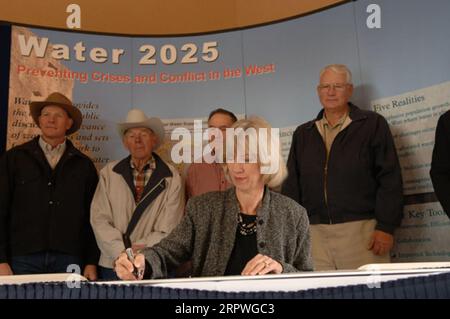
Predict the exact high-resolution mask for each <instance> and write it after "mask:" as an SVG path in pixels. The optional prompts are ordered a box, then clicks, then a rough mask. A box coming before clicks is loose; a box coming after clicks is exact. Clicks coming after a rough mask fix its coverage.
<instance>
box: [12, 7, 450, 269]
mask: <svg viewBox="0 0 450 319" xmlns="http://www.w3.org/2000/svg"><path fill="white" fill-rule="evenodd" d="M370 4H371V3H370V1H357V2H351V3H347V4H345V5H341V6H338V7H334V8H331V9H328V10H325V11H322V12H319V13H315V14H312V15H309V16H305V17H301V18H298V19H293V20H290V21H287V22H282V23H277V24H272V25H268V26H263V27H258V28H252V29H248V30H240V31H232V32H226V33H216V34H208V35H201V36H188V37H167V38H160V37H158V38H152V37H145V38H133V37H120V36H104V35H90V34H82V33H75V32H60V31H50V30H43V29H36V28H23V27H13V29H12V43H11V66H10V92H9V108H8V124H7V141H6V142H7V148H8V149H9V148H11V147H13V146H14V145H18V144H21V143H23V142H25V141H27V140H29V139H30V138H31V137H32V136H34V135H35V134H38V132H39V130H38V129H37V128H36V126H35V124H34V123H33V122H32V121H31V118H30V117H29V111H28V104H29V102H30V101H31V100H38V99H44V98H45V97H46V96H47V95H48V94H50V93H51V92H54V91H59V92H61V93H63V94H65V95H67V96H68V97H69V98H71V99H73V101H74V102H75V103H76V105H77V106H78V107H79V108H80V110H81V111H82V113H83V116H84V122H83V125H82V127H81V129H80V131H79V132H77V133H76V134H75V135H74V136H73V137H72V139H73V141H74V142H75V145H76V146H78V147H79V148H80V149H81V150H82V151H84V152H85V153H86V154H88V155H89V156H90V157H91V158H92V159H93V161H94V162H95V164H96V166H97V167H98V168H99V169H100V168H101V167H103V166H104V165H105V164H106V163H107V162H109V161H111V160H113V159H120V158H122V157H124V156H125V155H126V152H125V150H124V148H123V147H122V144H121V140H120V138H119V136H118V134H117V132H116V126H115V125H116V123H117V122H120V121H123V120H124V119H125V116H126V114H127V112H128V110H129V109H130V108H132V107H138V108H142V109H144V110H145V111H146V113H147V114H148V115H149V116H157V117H160V118H161V119H163V121H164V122H165V124H166V137H167V138H166V142H165V143H164V145H163V146H162V148H161V149H160V150H159V153H160V154H161V155H162V156H163V158H165V159H166V160H168V161H171V158H170V150H171V148H172V146H173V144H174V143H177V142H178V141H176V140H175V141H172V140H170V133H171V131H172V129H173V128H175V127H186V128H188V129H190V130H193V121H194V120H195V119H202V120H205V119H206V117H207V115H208V113H209V112H210V111H211V110H213V109H215V108H218V107H224V108H227V109H229V110H231V111H233V112H235V113H236V114H238V115H239V116H241V117H242V116H244V115H259V116H262V117H264V118H266V119H267V120H268V121H269V122H270V123H271V124H272V125H273V126H274V127H278V128H280V136H281V143H282V147H283V153H284V155H285V156H287V153H288V151H289V147H290V142H291V136H292V133H293V131H294V129H295V128H296V126H297V125H299V124H301V123H303V122H306V121H308V120H310V119H312V118H313V117H315V116H316V114H317V113H318V112H319V111H320V109H321V105H320V103H319V100H318V98H317V94H316V86H317V83H318V77H319V71H320V70H321V68H322V67H323V66H325V65H327V64H331V63H341V64H346V65H347V66H348V67H349V68H350V69H351V70H352V72H353V83H354V85H355V93H354V96H353V98H352V101H353V102H354V103H355V104H357V105H359V106H360V107H362V108H366V109H372V110H375V111H377V112H380V113H381V114H383V115H384V116H385V117H386V118H387V119H388V121H389V123H390V125H391V130H392V133H393V135H394V139H395V142H396V146H397V150H398V153H399V156H400V161H401V165H402V170H403V179H404V187H405V189H404V193H405V195H406V196H407V198H408V199H409V200H408V201H407V203H408V205H406V206H405V216H404V220H403V224H402V226H401V227H400V228H399V229H398V231H397V233H396V246H395V249H394V252H393V257H394V261H426V260H430V261H431V260H450V222H449V221H448V219H447V217H446V216H445V214H444V213H443V211H442V208H441V207H440V205H439V203H437V202H436V201H435V198H434V197H433V196H432V194H431V193H432V192H433V189H432V185H431V182H430V179H429V174H428V172H429V167H430V160H431V151H432V148H433V145H434V129H435V126H436V121H437V118H438V116H439V115H440V114H442V113H443V112H445V111H446V110H448V109H450V93H449V92H450V90H449V89H450V59H449V58H448V57H449V56H450V42H449V41H448V30H450V20H449V19H448V17H447V14H448V12H450V2H449V1H447V0H432V1H427V2H425V1H421V0H395V1H393V0H384V1H383V0H380V1H377V4H378V6H379V9H380V11H379V13H380V15H379V17H380V23H381V24H380V28H373V27H370V24H368V21H369V20H370V19H371V17H370V12H368V6H369V5H370ZM197 142H199V143H201V142H202V141H197ZM178 168H179V170H180V172H183V171H184V169H185V167H184V165H182V164H180V165H178ZM423 194H425V195H426V194H428V195H430V194H431V196H421V195H423ZM424 198H428V199H424ZM429 198H432V199H433V198H434V200H429Z"/></svg>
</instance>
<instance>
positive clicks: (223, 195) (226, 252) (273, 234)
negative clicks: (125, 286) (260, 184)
mask: <svg viewBox="0 0 450 319" xmlns="http://www.w3.org/2000/svg"><path fill="white" fill-rule="evenodd" d="M239 212H240V209H239V204H238V200H237V198H236V192H235V188H234V187H233V188H230V189H228V190H227V191H224V192H211V193H206V194H204V195H201V196H198V197H193V198H192V199H190V200H189V202H188V204H187V209H186V215H185V216H184V218H183V220H182V221H181V223H180V224H179V225H178V226H177V227H176V228H175V229H174V230H173V231H172V233H170V234H169V235H168V236H167V237H166V238H164V239H163V240H161V242H159V243H158V244H156V245H154V246H153V247H149V248H146V249H144V250H143V251H142V253H143V254H144V255H145V258H146V262H147V270H148V271H149V272H148V273H147V275H150V277H151V278H165V277H167V274H168V272H170V271H172V270H174V269H175V268H176V267H177V266H178V265H180V264H181V263H182V262H184V261H188V260H190V259H192V274H193V276H195V277H197V276H202V277H203V276H223V275H224V273H225V270H226V267H227V264H228V260H229V258H230V255H231V252H232V250H233V246H234V242H235V237H236V230H237V226H238V222H237V221H238V214H239ZM256 237H257V245H258V247H257V249H258V252H259V253H261V254H264V255H267V256H270V257H271V258H273V259H275V260H277V261H278V262H279V263H280V264H281V265H282V266H283V272H297V271H308V270H312V269H313V266H312V259H311V244H310V236H309V222H308V216H307V214H306V210H305V209H304V208H303V207H301V206H300V205H299V204H297V202H295V201H294V200H291V199H290V198H288V197H286V196H284V195H281V194H278V193H275V192H272V191H270V190H269V189H268V188H266V190H265V194H264V198H263V200H262V205H261V206H260V208H259V209H258V210H257V232H256Z"/></svg>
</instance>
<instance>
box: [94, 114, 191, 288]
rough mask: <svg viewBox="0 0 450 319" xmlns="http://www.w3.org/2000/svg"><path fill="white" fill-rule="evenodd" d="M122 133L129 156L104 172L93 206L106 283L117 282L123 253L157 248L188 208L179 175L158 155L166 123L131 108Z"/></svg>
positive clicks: (102, 272) (102, 274) (120, 124)
mask: <svg viewBox="0 0 450 319" xmlns="http://www.w3.org/2000/svg"><path fill="white" fill-rule="evenodd" d="M118 131H119V134H120V136H121V137H122V140H123V144H124V146H125V148H126V149H127V150H128V152H129V153H130V155H129V156H128V157H126V158H124V159H122V160H120V161H114V162H111V163H109V164H107V165H106V166H105V167H104V168H103V169H102V170H101V171H100V181H99V184H98V186H97V190H96V192H95V195H94V199H93V201H92V206H91V224H92V227H93V229H94V233H95V237H96V238H97V243H98V245H99V248H100V250H101V256H100V262H99V265H100V275H101V277H102V279H117V277H116V275H115V273H114V272H113V265H114V260H115V259H116V258H117V257H118V256H119V255H120V253H121V252H123V251H124V250H125V249H126V248H130V247H131V248H133V249H134V250H138V249H141V248H144V247H149V246H152V245H154V244H156V243H158V242H159V241H160V240H161V239H162V238H163V237H165V236H167V235H168V234H169V233H170V232H171V231H172V229H173V228H174V227H175V226H176V225H177V224H178V223H179V221H180V220H181V217H182V215H183V209H184V189H183V184H182V181H181V177H180V175H179V174H178V172H177V171H176V170H175V168H174V167H172V166H171V165H169V164H167V163H165V162H164V161H163V160H162V159H161V158H160V157H159V156H158V155H156V154H155V153H154V152H153V151H155V150H156V149H157V148H158V147H159V146H160V145H161V144H162V142H163V141H164V125H163V123H162V122H161V120H160V119H158V118H154V117H153V118H152V117H150V118H149V117H147V116H146V115H145V113H144V112H143V111H142V110H139V109H131V110H130V111H129V112H128V115H127V118H126V121H125V122H122V123H119V124H118Z"/></svg>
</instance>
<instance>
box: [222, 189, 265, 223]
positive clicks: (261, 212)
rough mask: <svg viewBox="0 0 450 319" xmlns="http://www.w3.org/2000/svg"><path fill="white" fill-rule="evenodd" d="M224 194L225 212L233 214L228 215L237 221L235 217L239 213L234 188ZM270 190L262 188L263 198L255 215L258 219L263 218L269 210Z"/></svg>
mask: <svg viewBox="0 0 450 319" xmlns="http://www.w3.org/2000/svg"><path fill="white" fill-rule="evenodd" d="M225 192H226V201H225V210H226V211H230V212H233V214H229V215H232V216H234V217H233V218H234V220H235V221H237V215H238V214H239V213H240V210H241V209H240V207H239V201H238V198H237V196H236V188H235V187H231V188H229V189H228V190H226V191H225ZM270 197H271V195H270V190H269V188H268V187H267V186H265V187H264V196H263V198H262V201H261V206H260V207H259V208H258V209H257V210H256V215H257V216H258V218H265V217H267V214H268V212H269V208H270Z"/></svg>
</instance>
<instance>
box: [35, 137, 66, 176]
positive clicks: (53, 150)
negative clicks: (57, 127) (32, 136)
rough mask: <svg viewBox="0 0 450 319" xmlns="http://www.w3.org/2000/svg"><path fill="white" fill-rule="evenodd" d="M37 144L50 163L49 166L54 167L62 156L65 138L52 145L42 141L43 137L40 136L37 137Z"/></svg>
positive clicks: (64, 148)
mask: <svg viewBox="0 0 450 319" xmlns="http://www.w3.org/2000/svg"><path fill="white" fill-rule="evenodd" d="M39 146H40V147H41V149H42V151H43V152H44V155H45V158H46V159H47V162H48V164H49V165H50V167H51V168H52V169H55V167H56V165H58V162H59V160H60V159H61V157H62V156H63V154H64V151H65V150H66V140H65V139H64V142H62V143H61V144H59V145H56V146H55V147H53V146H51V145H50V144H48V143H47V142H46V141H44V139H43V138H42V136H41V137H39Z"/></svg>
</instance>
